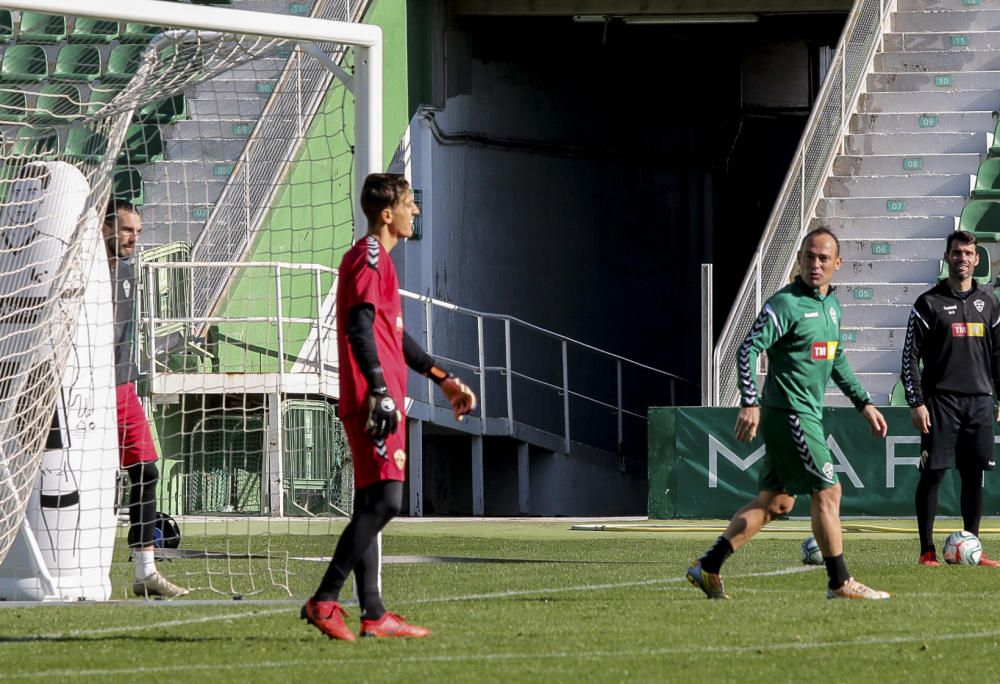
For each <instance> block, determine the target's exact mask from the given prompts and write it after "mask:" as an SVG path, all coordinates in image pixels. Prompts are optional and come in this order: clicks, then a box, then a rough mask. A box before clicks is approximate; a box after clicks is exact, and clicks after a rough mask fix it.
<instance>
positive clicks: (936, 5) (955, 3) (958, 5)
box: [896, 0, 990, 12]
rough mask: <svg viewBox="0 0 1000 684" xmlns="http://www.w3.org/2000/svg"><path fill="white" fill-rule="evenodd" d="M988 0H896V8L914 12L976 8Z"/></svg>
mask: <svg viewBox="0 0 1000 684" xmlns="http://www.w3.org/2000/svg"><path fill="white" fill-rule="evenodd" d="M989 1H990V0H978V1H976V0H970V1H969V3H968V4H966V1H965V0H898V2H897V3H896V10H897V11H899V12H916V11H920V10H950V9H976V8H977V7H982V6H983V2H985V3H989Z"/></svg>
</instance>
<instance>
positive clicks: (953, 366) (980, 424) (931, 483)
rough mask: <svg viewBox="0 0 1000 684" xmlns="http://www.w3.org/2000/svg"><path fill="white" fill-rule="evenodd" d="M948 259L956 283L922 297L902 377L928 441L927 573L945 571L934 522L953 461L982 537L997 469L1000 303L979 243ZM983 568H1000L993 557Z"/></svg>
mask: <svg viewBox="0 0 1000 684" xmlns="http://www.w3.org/2000/svg"><path fill="white" fill-rule="evenodd" d="M944 257H945V260H946V261H947V263H948V278H947V279H946V280H943V281H941V282H940V283H938V284H937V286H936V287H933V288H931V289H930V290H928V291H927V292H925V293H923V294H922V295H920V297H918V298H917V301H916V303H915V304H914V305H913V309H912V311H911V312H910V320H909V322H908V323H907V326H906V342H905V344H904V346H903V367H902V372H901V373H900V379H901V380H902V382H903V387H904V389H905V390H906V402H907V404H909V406H910V409H911V417H912V420H913V425H914V427H916V428H917V429H918V430H919V431H920V433H921V437H920V466H919V468H920V481H919V483H918V484H917V492H916V497H915V503H916V509H917V527H918V528H919V531H920V564H921V565H939V564H940V563H939V562H938V560H937V554H936V551H935V548H934V542H933V540H932V537H933V534H934V516H935V515H936V514H937V504H938V488H939V486H940V485H941V481H942V480H943V479H944V475H945V471H946V470H947V469H948V468H949V467H950V466H951V460H952V454H953V453H954V454H955V467H956V468H957V469H958V472H959V473H960V475H961V477H962V494H961V508H962V520H963V523H964V525H965V529H966V530H967V531H969V532H971V533H972V534H974V535H976V536H979V521H980V518H981V517H982V512H983V471H985V470H993V468H994V464H995V458H994V454H993V434H994V427H993V422H994V420H996V421H1000V412H997V410H996V409H995V408H994V403H993V395H994V392H996V395H997V396H1000V301H998V300H997V297H996V296H995V295H994V294H993V292H991V291H990V290H988V289H984V288H980V287H979V286H978V285H977V284H976V282H975V280H974V279H973V277H972V274H973V272H974V270H975V268H976V266H977V265H978V264H979V255H978V253H977V252H976V237H975V235H973V234H972V233H969V232H967V231H964V230H959V231H955V232H954V233H952V234H951V235H949V236H948V242H947V247H946V249H945V253H944ZM920 362H923V370H922V371H921V370H920V367H919V364H920ZM918 374H919V375H918ZM979 564H980V565H987V566H994V567H995V566H1000V562H997V561H994V560H991V559H989V558H987V557H986V554H983V557H982V560H980V561H979Z"/></svg>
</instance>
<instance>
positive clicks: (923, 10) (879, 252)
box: [810, 0, 1000, 406]
mask: <svg viewBox="0 0 1000 684" xmlns="http://www.w3.org/2000/svg"><path fill="white" fill-rule="evenodd" d="M973 1H974V0H899V1H898V4H897V7H896V12H895V15H894V16H893V17H892V24H891V26H892V28H891V32H890V33H888V34H886V35H885V36H884V41H883V49H882V51H881V52H880V53H879V54H878V55H876V57H875V63H874V69H873V72H872V73H869V74H868V75H867V81H866V92H865V93H864V94H862V96H861V98H860V101H859V103H858V109H857V111H856V112H855V113H854V115H853V116H852V118H851V127H850V132H849V134H848V135H847V137H846V139H845V141H844V149H843V153H842V154H841V155H840V156H838V157H837V158H836V160H835V162H834V165H833V171H832V175H831V176H829V177H828V178H827V179H826V182H825V185H824V190H823V197H822V198H821V199H820V200H819V203H818V205H817V208H816V215H815V218H814V219H813V220H812V222H811V225H810V227H812V228H815V227H817V226H821V225H822V226H828V227H829V228H831V229H833V230H834V231H836V233H837V235H838V236H839V237H840V239H841V253H842V256H843V258H844V264H843V266H842V267H841V269H840V272H839V273H838V274H837V277H836V282H837V283H838V284H839V287H838V294H839V295H840V300H841V302H842V303H843V305H844V325H843V330H842V333H843V338H844V339H843V343H844V345H845V348H846V349H847V350H848V354H849V358H850V359H851V363H852V366H853V367H854V370H855V372H856V373H857V374H858V377H859V379H860V381H861V383H862V384H863V385H864V386H865V388H866V389H868V391H869V392H870V393H871V394H872V398H873V400H874V401H875V402H876V403H877V404H888V402H889V395H890V392H891V391H892V387H893V385H894V384H895V383H896V380H897V378H898V374H899V366H900V353H901V351H902V347H903V340H904V336H905V327H906V321H907V318H908V316H909V311H910V308H911V306H912V305H913V302H914V300H915V299H916V297H917V296H918V295H919V294H920V293H921V292H923V291H924V290H926V289H928V288H929V287H930V286H931V285H932V284H933V282H934V281H935V279H936V276H937V274H938V271H939V265H940V259H941V257H942V255H943V253H944V246H945V241H944V238H945V236H946V235H947V234H948V233H949V232H950V231H952V230H954V229H955V226H956V223H957V218H958V216H959V215H960V214H961V211H962V207H963V206H964V205H965V203H966V202H967V201H968V198H969V192H970V188H971V187H972V183H973V181H974V179H975V174H976V171H977V169H978V167H979V163H980V161H982V159H984V158H985V156H986V151H987V148H988V147H989V144H990V142H991V140H992V133H993V130H994V127H995V125H996V116H997V110H998V109H1000V10H992V9H984V8H983V5H981V4H979V2H976V4H971V3H972V2H973ZM984 4H985V3H984ZM994 257H1000V254H994ZM847 403H848V402H847V400H846V398H845V397H844V396H843V395H842V394H841V393H840V392H839V391H838V390H836V389H834V388H831V389H830V390H829V394H828V396H827V404H828V405H832V406H837V405H841V406H843V405H847Z"/></svg>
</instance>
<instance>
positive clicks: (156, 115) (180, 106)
mask: <svg viewBox="0 0 1000 684" xmlns="http://www.w3.org/2000/svg"><path fill="white" fill-rule="evenodd" d="M186 118H187V103H186V101H185V99H184V95H183V94H178V95H174V96H173V97H168V98H165V99H163V100H157V101H156V102H152V103H150V104H148V105H146V106H145V107H142V108H141V109H140V110H139V111H138V112H137V113H136V115H135V120H136V121H138V122H139V123H155V124H170V123H174V122H175V121H180V120H182V119H186Z"/></svg>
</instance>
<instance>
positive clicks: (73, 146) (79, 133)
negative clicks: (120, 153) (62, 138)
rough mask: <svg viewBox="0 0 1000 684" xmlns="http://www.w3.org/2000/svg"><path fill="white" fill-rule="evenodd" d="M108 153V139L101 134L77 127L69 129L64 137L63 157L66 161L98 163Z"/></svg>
mask: <svg viewBox="0 0 1000 684" xmlns="http://www.w3.org/2000/svg"><path fill="white" fill-rule="evenodd" d="M107 151H108V138H107V136H106V135H104V134H103V133H98V132H96V131H92V130H91V129H89V128H85V127H83V126H79V127H76V128H71V129H70V131H69V133H68V134H67V136H66V149H65V151H64V155H65V156H66V158H68V159H74V160H78V161H91V162H98V161H101V160H102V159H104V157H105V155H106V154H107Z"/></svg>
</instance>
